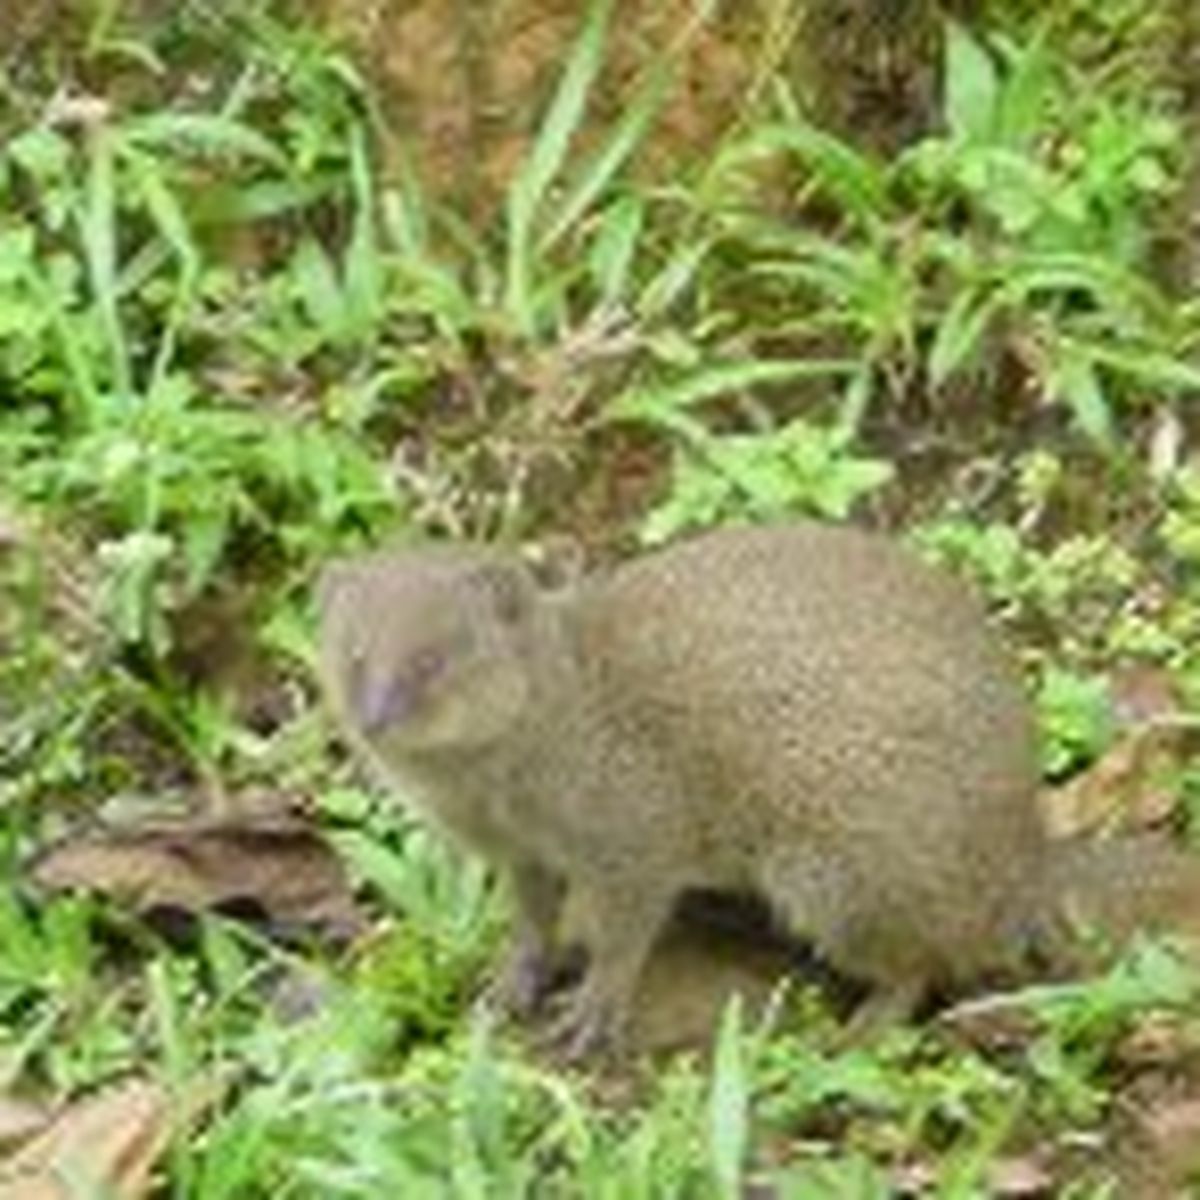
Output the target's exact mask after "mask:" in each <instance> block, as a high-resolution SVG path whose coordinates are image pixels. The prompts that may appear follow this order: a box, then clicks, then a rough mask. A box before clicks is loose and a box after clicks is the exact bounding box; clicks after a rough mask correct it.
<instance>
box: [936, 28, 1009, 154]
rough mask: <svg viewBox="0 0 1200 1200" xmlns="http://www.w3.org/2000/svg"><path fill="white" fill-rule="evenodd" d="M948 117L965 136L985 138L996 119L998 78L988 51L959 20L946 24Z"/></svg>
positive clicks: (957, 130)
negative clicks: (959, 23)
mask: <svg viewBox="0 0 1200 1200" xmlns="http://www.w3.org/2000/svg"><path fill="white" fill-rule="evenodd" d="M945 69H946V121H947V124H949V126H950V129H951V131H952V132H953V133H954V134H955V135H956V136H958V137H959V138H962V139H964V140H965V139H971V138H986V137H987V136H988V135H989V134H990V133H991V132H992V129H993V126H994V124H995V119H996V94H997V91H998V82H997V79H996V67H995V64H994V63H993V62H992V58H991V56H990V55H989V54H988V52H987V51H986V50H985V49H984V48H983V46H982V45H980V43H979V42H977V41H976V40H975V39H974V38H973V37H972V36H971V35H970V34H969V33H968V32H967V30H966V29H965V28H964V27H963V26H961V25H957V24H950V25H948V26H947V28H946V68H945Z"/></svg>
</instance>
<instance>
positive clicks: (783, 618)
mask: <svg viewBox="0 0 1200 1200" xmlns="http://www.w3.org/2000/svg"><path fill="white" fill-rule="evenodd" d="M320 605H321V641H322V662H323V676H324V682H325V686H326V689H327V692H328V694H329V697H330V699H331V702H332V705H333V707H334V709H335V711H336V712H337V713H338V714H339V716H340V718H341V721H342V723H343V724H344V726H345V728H346V730H347V731H348V732H349V734H350V736H351V739H352V740H353V742H355V743H356V744H357V745H358V746H359V747H360V748H361V749H363V750H365V751H366V752H367V754H368V755H369V756H370V757H371V758H372V759H374V760H375V761H376V762H377V763H378V764H380V765H381V766H382V767H383V768H384V770H385V772H386V773H387V775H388V776H389V777H390V779H391V780H392V781H394V783H395V784H396V785H397V786H398V787H399V788H400V790H401V791H402V793H403V794H404V795H405V796H408V797H411V798H412V799H413V800H414V801H415V802H416V803H417V804H418V805H419V806H421V807H423V808H424V809H425V810H426V812H427V813H428V814H430V815H431V816H432V817H434V818H435V819H436V820H437V821H438V822H440V823H441V824H442V825H444V826H445V828H446V829H447V830H448V831H449V832H450V833H451V834H452V835H453V836H454V837H456V838H457V839H459V840H460V841H461V842H463V843H465V844H466V845H467V846H469V847H473V848H475V849H476V850H478V852H479V853H481V854H483V855H485V856H487V857H488V858H489V859H491V860H492V861H493V862H494V863H496V864H498V865H499V866H501V867H502V868H503V869H504V870H505V871H506V872H507V874H508V876H509V877H510V879H511V882H512V887H513V892H514V896H515V900H516V905H517V909H518V914H519V928H518V930H517V933H516V937H515V946H514V950H513V953H512V955H511V960H510V963H509V965H508V968H507V970H506V972H505V973H504V974H503V977H502V978H503V987H502V991H503V994H504V995H505V997H506V998H507V1000H508V1001H509V1002H510V1003H511V1004H512V1006H513V1007H514V1008H515V1009H517V1010H518V1011H529V1010H531V1009H532V1008H534V1007H535V1006H536V1005H537V1003H538V1002H539V1000H540V999H541V998H542V997H543V994H544V992H545V990H546V988H547V986H548V981H549V980H550V979H551V978H552V977H553V975H554V966H553V964H554V962H555V936H556V930H557V927H558V924H559V917H560V912H561V910H562V909H563V908H564V901H565V900H566V899H567V897H568V896H569V899H570V903H569V904H568V905H566V907H567V908H568V909H569V910H570V911H571V913H572V914H575V915H574V918H573V919H574V920H575V921H576V923H578V922H579V920H580V917H579V914H582V915H583V916H582V923H583V925H584V928H583V930H582V937H583V942H584V944H585V947H586V950H587V955H588V966H587V970H586V974H585V977H584V980H583V982H582V984H581V985H580V986H579V987H578V989H577V990H576V992H575V994H574V996H573V998H572V1002H571V1004H570V1006H569V1007H568V1009H567V1011H566V1013H565V1014H564V1015H563V1016H562V1018H561V1020H560V1023H559V1026H560V1027H559V1030H558V1033H559V1035H560V1036H561V1037H562V1038H564V1039H565V1040H566V1042H567V1044H568V1046H569V1047H570V1049H571V1050H572V1052H574V1053H577V1054H582V1053H586V1052H587V1051H588V1050H590V1049H593V1048H596V1047H597V1046H599V1045H600V1044H603V1043H604V1042H605V1041H607V1040H609V1039H614V1038H619V1036H620V1032H621V1029H622V1026H623V1023H624V1021H625V1019H626V1016H627V1012H628V1007H629V1002H630V997H631V994H632V992H633V990H634V988H635V986H636V984H637V981H638V977H639V973H640V972H641V970H642V967H643V964H644V962H645V960H646V956H647V954H648V952H649V950H650V948H651V947H652V945H653V943H654V941H655V938H656V935H657V934H658V932H659V930H660V929H661V928H662V926H663V925H664V922H665V921H666V918H667V917H668V915H669V914H670V913H671V911H672V908H673V905H674V904H675V903H676V901H677V899H678V898H679V897H680V896H681V894H683V893H685V892H686V891H688V890H690V889H697V888H703V889H710V890H713V891H716V892H722V891H728V892H730V893H734V894H740V895H755V896H758V897H761V898H762V899H763V900H765V901H766V902H767V903H768V904H769V905H770V906H771V908H772V910H773V911H774V912H775V913H776V914H777V915H778V917H779V919H780V920H781V921H782V922H783V923H784V924H785V925H786V927H787V928H788V929H789V930H791V931H794V932H796V933H798V934H802V935H803V936H805V937H807V938H809V939H811V940H812V942H813V943H814V944H815V946H816V948H817V949H818V951H819V952H820V953H821V954H822V955H823V956H824V957H825V958H826V959H827V960H828V961H829V962H830V963H831V964H832V965H833V966H834V967H836V968H838V969H840V970H841V971H843V972H845V973H847V974H849V975H851V976H854V977H857V978H859V979H861V980H863V981H865V982H867V983H869V984H870V985H872V986H873V989H874V990H873V996H872V999H870V1000H869V1001H868V1002H867V1005H868V1007H867V1009H866V1014H867V1015H868V1017H880V1016H888V1015H892V1014H895V1015H904V1014H907V1013H908V1012H909V1011H911V1009H912V1008H913V1006H914V1005H915V1004H916V1003H918V1002H919V1000H920V999H922V998H923V997H925V996H926V994H927V993H928V992H929V991H930V989H935V988H944V987H947V986H961V985H962V984H964V983H967V982H969V981H971V980H972V979H978V978H979V977H980V976H981V975H983V974H985V973H992V972H999V971H1006V970H1010V969H1016V964H1017V963H1018V961H1019V960H1021V959H1022V958H1023V957H1024V956H1027V955H1030V954H1031V953H1032V952H1034V951H1036V955H1040V956H1042V957H1045V956H1047V955H1050V956H1055V957H1057V958H1058V959H1062V958H1064V957H1065V956H1066V954H1067V950H1066V947H1067V945H1068V944H1069V939H1068V938H1067V937H1066V936H1065V934H1064V932H1063V931H1064V930H1065V929H1066V928H1067V926H1068V925H1069V924H1070V922H1071V921H1072V920H1074V919H1075V918H1077V917H1078V918H1081V919H1083V920H1085V921H1086V920H1090V919H1096V920H1098V921H1100V922H1101V923H1102V925H1105V926H1106V927H1109V928H1113V929H1115V930H1116V931H1117V933H1118V934H1119V935H1121V936H1124V935H1125V934H1126V933H1127V932H1129V931H1130V930H1131V929H1133V928H1135V927H1137V926H1138V925H1141V924H1142V923H1154V922H1156V921H1158V920H1159V919H1170V918H1177V917H1178V916H1179V915H1180V914H1181V912H1183V911H1184V910H1185V909H1186V910H1187V911H1188V913H1189V914H1195V915H1197V916H1200V868H1198V867H1197V866H1196V865H1195V864H1193V862H1192V861H1191V860H1190V859H1189V857H1188V856H1187V855H1186V854H1184V853H1183V852H1181V851H1173V850H1170V849H1167V848H1161V849H1160V848H1157V847H1150V846H1148V845H1145V844H1140V843H1139V844H1137V845H1134V846H1130V845H1129V844H1126V843H1114V844H1112V845H1111V846H1110V845H1108V844H1106V843H1099V842H1097V843H1095V844H1086V845H1084V846H1080V845H1078V844H1076V843H1074V842H1072V843H1068V844H1067V845H1065V846H1062V845H1059V844H1057V843H1055V842H1052V841H1051V840H1049V839H1048V837H1047V836H1046V834H1045V832H1044V830H1043V827H1042V824H1041V821H1040V819H1039V815H1038V810H1037V807H1036V803H1035V786H1036V782H1037V774H1038V772H1037V759H1036V754H1035V741H1034V729H1033V725H1032V720H1031V716H1030V710H1029V706H1028V704H1027V701H1026V698H1025V696H1024V694H1023V691H1022V687H1021V684H1020V681H1019V678H1018V675H1017V672H1016V670H1015V669H1014V666H1013V664H1012V663H1011V662H1010V660H1009V658H1008V657H1007V656H1006V654H1005V653H1004V651H1003V649H1002V648H1001V647H1000V646H999V644H998V643H997V641H996V640H995V638H994V637H993V635H992V633H991V631H990V630H989V627H988V625H987V623H986V622H985V619H984V616H983V613H982V611H981V609H980V607H979V606H978V605H977V603H976V602H975V601H974V599H973V598H972V597H971V596H970V595H969V594H968V593H967V591H966V590H965V589H964V588H962V587H961V586H960V585H959V584H958V583H957V582H956V581H954V580H953V579H951V578H949V577H948V576H946V575H943V574H942V573H941V572H939V571H938V570H937V569H935V568H933V567H931V566H928V565H926V564H925V563H923V562H922V561H920V560H919V559H917V558H916V557H915V556H913V555H912V554H911V553H910V552H909V551H908V550H906V549H905V548H903V547H902V546H901V545H900V544H898V543H896V542H894V541H892V540H890V539H887V538H885V537H882V536H878V535H873V534H868V533H864V532H860V531H855V530H853V529H850V528H845V527H833V526H826V525H821V524H816V523H811V524H810V523H797V524H788V525H781V526H771V527H758V528H739V529H729V530H723V531H718V532H713V533H709V534H705V535H702V536H699V537H696V538H694V539H692V540H688V541H684V542H682V543H680V544H677V545H674V546H672V547H668V548H666V549H664V550H661V551H657V552H654V553H651V554H648V555H646V556H644V557H641V558H637V559H634V560H633V561H631V562H628V563H626V564H625V565H623V566H620V567H618V568H617V569H615V570H613V571H611V572H609V573H598V574H595V575H591V576H585V577H583V578H582V579H580V580H578V581H577V582H576V583H574V584H573V585H571V586H569V587H566V588H563V589H559V590H555V591H547V590H546V589H545V588H543V587H540V586H539V584H538V581H537V579H536V578H535V575H534V573H533V571H532V569H531V568H530V567H529V566H527V565H525V564H524V563H523V562H522V560H521V559H520V558H519V557H518V556H517V555H515V554H512V553H508V552H505V551H502V550H498V549H491V548H486V547H481V546H463V545H441V546H427V547H423V548H396V549H390V550H384V551H381V552H376V553H371V554H367V555H364V556H362V557H358V558H354V559H350V560H347V561H344V562H340V563H335V564H333V565H332V566H331V567H330V568H329V569H328V571H327V573H326V574H325V576H324V578H323V580H322V585H321V588H320ZM1110 863H1111V866H1112V869H1111V870H1110V869H1109V864H1110ZM1153 880H1160V881H1162V885H1161V886H1159V887H1156V888H1139V887H1137V886H1135V885H1136V883H1137V882H1151V881H1153ZM1131 885H1134V886H1131ZM1036 955H1035V956H1036Z"/></svg>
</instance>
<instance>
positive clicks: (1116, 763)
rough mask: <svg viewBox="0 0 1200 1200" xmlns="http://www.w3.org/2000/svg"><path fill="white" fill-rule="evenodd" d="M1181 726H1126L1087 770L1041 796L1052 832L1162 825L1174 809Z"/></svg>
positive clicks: (1056, 834) (1069, 833) (1062, 833)
mask: <svg viewBox="0 0 1200 1200" xmlns="http://www.w3.org/2000/svg"><path fill="white" fill-rule="evenodd" d="M1181 754H1182V745H1181V738H1180V731H1179V730H1177V729H1173V728H1170V727H1168V726H1158V725H1154V724H1145V725H1142V726H1140V727H1138V728H1137V729H1134V730H1131V731H1130V732H1129V733H1128V734H1126V735H1125V736H1124V737H1122V738H1121V739H1120V740H1119V741H1118V742H1117V743H1116V744H1115V745H1114V746H1113V747H1112V748H1111V749H1110V750H1109V751H1108V752H1107V753H1106V754H1104V755H1103V756H1102V757H1101V758H1100V759H1099V760H1098V761H1097V762H1096V763H1094V764H1093V765H1092V766H1091V767H1090V768H1089V769H1088V770H1086V771H1084V772H1083V773H1082V774H1080V775H1076V776H1075V778H1074V779H1071V780H1070V781H1069V782H1067V783H1065V784H1062V785H1061V786H1059V787H1056V788H1047V789H1044V790H1043V792H1042V794H1041V796H1040V805H1041V809H1042V815H1043V819H1044V821H1045V823H1046V827H1047V829H1048V831H1049V832H1050V834H1051V835H1052V836H1054V837H1074V836H1076V835H1077V834H1081V833H1092V832H1095V831H1097V830H1101V829H1104V830H1109V831H1111V830H1114V829H1119V830H1123V831H1131V830H1138V829H1150V828H1154V827H1156V826H1160V825H1162V824H1163V823H1164V822H1165V821H1167V820H1168V818H1169V817H1170V816H1171V814H1172V812H1173V811H1174V809H1175V803H1176V795H1175V790H1174V788H1173V787H1172V786H1171V783H1172V780H1173V779H1174V778H1176V777H1177V776H1178V772H1179V769H1180V766H1181Z"/></svg>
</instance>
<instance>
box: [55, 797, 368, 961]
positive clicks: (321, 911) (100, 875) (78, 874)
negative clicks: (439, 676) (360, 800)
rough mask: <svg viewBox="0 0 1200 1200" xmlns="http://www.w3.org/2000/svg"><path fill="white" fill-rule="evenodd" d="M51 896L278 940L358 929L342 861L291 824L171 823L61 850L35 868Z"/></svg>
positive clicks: (107, 834)
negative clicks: (249, 918) (171, 914)
mask: <svg viewBox="0 0 1200 1200" xmlns="http://www.w3.org/2000/svg"><path fill="white" fill-rule="evenodd" d="M32 875H33V878H34V880H35V882H36V883H38V884H40V885H41V886H42V887H45V888H48V889H50V890H52V891H66V890H84V891H94V892H100V893H102V894H104V895H108V896H111V897H113V898H115V899H116V900H118V901H120V902H121V903H124V904H128V905H131V906H133V907H135V908H137V909H139V910H141V911H143V912H147V911H154V910H160V911H161V910H183V911H184V912H189V913H196V912H201V911H204V910H209V909H221V910H223V911H226V912H231V913H241V912H243V911H247V910H248V911H251V912H255V913H261V914H262V915H263V916H265V918H266V919H267V921H268V922H269V924H270V925H271V926H272V927H273V928H275V929H276V930H277V931H279V932H281V933H290V932H295V931H296V930H298V929H314V928H315V929H318V930H321V931H322V932H324V933H326V934H328V935H329V936H331V937H335V938H338V939H344V938H349V937H352V936H353V935H354V934H356V933H357V932H358V931H359V930H360V929H361V928H362V926H363V924H364V921H363V917H362V914H361V913H360V911H359V909H358V907H357V906H356V905H355V902H354V897H353V895H352V893H351V889H350V883H349V880H348V878H347V876H346V872H345V870H344V868H343V866H342V863H341V861H340V860H339V859H338V857H337V856H336V855H335V854H334V853H333V851H332V850H331V849H330V848H329V846H328V845H327V844H326V842H325V841H324V839H323V838H322V837H321V836H320V835H319V834H318V833H317V831H316V829H315V828H314V827H313V826H312V825H311V824H309V823H308V822H306V821H304V820H303V819H301V818H300V817H297V816H265V817H262V816H260V817H254V816H251V817H246V818H245V819H239V820H221V821H213V820H202V821H171V822H166V823H159V824H148V825H143V826H140V827H136V828H129V829H112V830H105V831H102V832H100V833H91V834H87V835H84V836H81V837H77V838H71V839H68V840H66V841H63V842H60V843H59V844H58V845H56V846H54V847H51V848H50V849H49V850H47V851H46V852H44V853H43V854H42V855H41V856H40V858H39V859H38V860H37V862H36V863H35V864H34V866H33V870H32Z"/></svg>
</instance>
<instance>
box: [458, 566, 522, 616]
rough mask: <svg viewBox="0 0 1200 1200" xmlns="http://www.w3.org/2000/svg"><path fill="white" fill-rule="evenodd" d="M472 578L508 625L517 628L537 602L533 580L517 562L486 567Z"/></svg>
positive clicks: (480, 569)
mask: <svg viewBox="0 0 1200 1200" xmlns="http://www.w3.org/2000/svg"><path fill="white" fill-rule="evenodd" d="M471 578H472V581H473V582H474V583H475V584H476V586H478V587H479V588H480V590H481V591H483V592H484V593H485V594H486V596H487V598H488V602H489V603H490V604H491V606H492V610H493V611H494V612H495V614H496V615H497V616H498V617H499V618H500V620H501V621H503V622H504V623H505V624H506V625H516V624H518V623H519V622H520V621H521V620H523V619H524V618H525V617H526V616H528V614H529V613H530V611H531V610H532V609H533V606H534V604H535V602H536V601H537V585H536V583H535V582H534V579H533V576H532V575H531V574H530V572H529V570H528V568H527V567H526V566H525V565H524V564H523V563H521V562H520V561H518V560H515V559H514V560H512V561H510V562H503V561H497V562H489V563H483V564H481V565H480V566H479V567H477V568H476V569H475V570H474V571H473V572H472V576H471Z"/></svg>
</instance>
